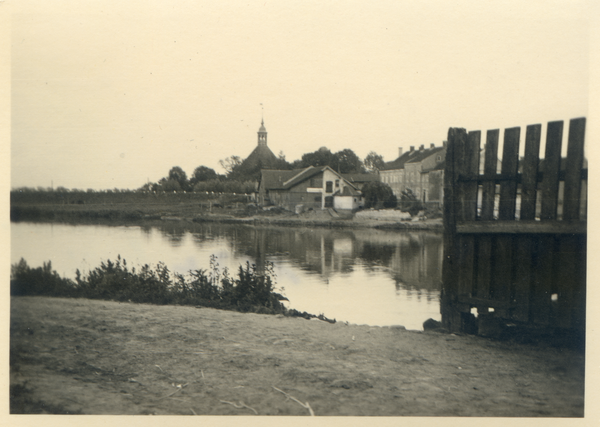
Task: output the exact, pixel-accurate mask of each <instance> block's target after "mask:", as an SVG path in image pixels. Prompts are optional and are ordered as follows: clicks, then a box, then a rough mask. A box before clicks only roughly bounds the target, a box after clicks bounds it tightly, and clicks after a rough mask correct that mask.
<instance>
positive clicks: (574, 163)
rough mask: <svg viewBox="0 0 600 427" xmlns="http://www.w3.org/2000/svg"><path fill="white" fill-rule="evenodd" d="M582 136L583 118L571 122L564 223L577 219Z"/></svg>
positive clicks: (566, 166) (566, 168)
mask: <svg viewBox="0 0 600 427" xmlns="http://www.w3.org/2000/svg"><path fill="white" fill-rule="evenodd" d="M584 135H585V118H580V119H573V120H571V122H570V125H569V142H568V144H569V145H568V146H567V160H566V165H565V193H564V202H563V203H564V210H563V219H564V220H565V221H570V220H576V219H579V205H580V199H579V197H580V195H581V168H582V166H583V141H584Z"/></svg>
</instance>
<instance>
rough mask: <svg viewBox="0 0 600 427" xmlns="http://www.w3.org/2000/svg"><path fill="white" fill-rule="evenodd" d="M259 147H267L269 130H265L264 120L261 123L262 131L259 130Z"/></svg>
mask: <svg viewBox="0 0 600 427" xmlns="http://www.w3.org/2000/svg"><path fill="white" fill-rule="evenodd" d="M258 146H259V147H266V146H267V130H266V129H265V121H264V119H263V120H261V121H260V129H258Z"/></svg>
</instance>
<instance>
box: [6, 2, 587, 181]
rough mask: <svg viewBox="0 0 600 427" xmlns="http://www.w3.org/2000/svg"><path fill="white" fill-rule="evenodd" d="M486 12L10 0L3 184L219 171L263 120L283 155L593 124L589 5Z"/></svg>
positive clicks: (244, 148) (480, 8)
mask: <svg viewBox="0 0 600 427" xmlns="http://www.w3.org/2000/svg"><path fill="white" fill-rule="evenodd" d="M488 3H489V2H481V1H460V0H452V1H439V0H436V1H399V0H385V1H383V0H379V1H378V0H374V1H372V2H366V1H364V0H361V1H307V0H302V1H294V0H286V1H277V2H274V1H264V0H263V1H260V2H255V1H212V0H211V1H180V0H175V1H164V0H161V1H144V2H141V1H125V2H123V1H114V0H99V1H91V0H86V1H66V0H53V1H47V0H43V1H42V0H40V1H34V0H31V1H29V0H20V1H19V2H16V3H15V4H13V5H12V8H13V15H12V39H11V44H12V50H11V82H12V83H11V90H12V99H11V101H12V104H11V113H12V116H11V121H12V123H11V125H12V127H11V186H12V187H20V186H32V187H36V186H44V187H49V186H50V185H54V187H55V188H56V187H58V186H64V187H67V188H81V189H87V188H93V189H108V188H115V187H116V188H138V187H140V186H141V185H143V184H144V183H145V182H147V180H150V181H152V182H155V181H157V180H159V179H160V178H161V177H163V176H166V175H167V173H168V171H169V169H170V168H171V167H173V166H180V167H182V168H183V169H184V170H185V171H186V172H187V173H188V176H189V175H191V173H192V172H193V170H194V168H196V167H197V166H200V165H205V166H208V167H211V168H213V169H215V170H216V171H217V172H218V173H223V172H224V171H223V170H222V169H221V168H220V166H219V160H220V159H223V158H225V157H228V156H231V155H238V156H241V157H242V158H245V157H246V156H248V154H250V152H251V151H252V150H253V149H254V147H255V146H256V142H257V134H256V132H257V131H258V128H259V126H260V121H261V115H262V114H264V121H265V126H266V128H267V131H268V145H269V147H270V148H271V150H272V151H273V152H274V153H275V154H278V153H279V152H280V151H282V152H283V153H284V154H285V156H286V159H287V160H288V161H292V160H295V159H298V158H300V157H301V155H302V154H303V153H306V152H311V151H315V150H317V149H318V148H319V147H322V146H326V147H328V148H329V149H330V150H331V151H333V152H335V151H339V150H342V149H344V148H350V149H352V150H354V151H355V152H356V154H357V155H358V156H359V157H361V158H364V157H365V156H366V155H367V153H368V152H369V151H371V150H374V151H376V152H377V153H379V154H381V155H383V157H384V159H385V160H386V161H391V160H394V159H395V158H396V157H397V155H398V147H403V148H404V149H405V150H407V149H408V147H409V146H410V145H415V146H418V145H421V144H425V145H429V144H431V143H435V144H436V145H439V144H441V143H442V141H443V140H444V139H446V135H447V132H448V128H449V127H465V128H467V129H469V130H475V129H481V130H486V129H491V128H506V127H512V126H524V125H527V124H533V123H546V122H548V121H551V120H569V119H571V118H574V117H580V116H587V115H588V93H589V87H588V85H589V68H588V67H589V51H590V46H589V34H588V33H589V31H590V27H589V20H588V19H589V16H590V14H591V13H593V12H595V11H592V10H591V8H592V7H593V6H591V2H587V1H576V0H569V1H566V0H565V1H546V0H545V1H522V0H518V1H510V0H504V1H499V2H494V4H493V5H490V4H488ZM261 104H262V105H263V106H264V110H262V109H261ZM522 134H524V130H523V131H522Z"/></svg>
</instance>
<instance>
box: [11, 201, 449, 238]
mask: <svg viewBox="0 0 600 427" xmlns="http://www.w3.org/2000/svg"><path fill="white" fill-rule="evenodd" d="M10 218H11V221H42V222H67V223H94V224H122V223H141V222H152V221H193V222H219V223H224V224H245V225H279V226H291V227H328V228H363V227H367V228H369V227H370V228H379V229H396V230H402V229H418V230H440V231H441V230H442V221H441V219H435V220H424V221H407V220H406V219H405V218H403V217H402V216H400V215H395V216H394V212H393V211H391V212H390V211H381V212H378V211H371V212H370V213H369V215H354V214H352V213H351V212H339V213H336V212H333V213H332V212H330V211H329V210H323V211H309V212H304V213H302V214H294V213H291V212H287V211H282V210H277V209H273V210H263V209H260V208H258V209H257V208H255V207H248V206H247V204H246V203H242V202H232V203H230V204H228V205H221V204H220V203H217V202H215V203H213V202H207V201H204V202H190V201H183V202H177V203H166V202H164V201H155V200H146V201H137V202H121V203H87V204H85V203H84V204H67V203H23V202H21V203H19V202H12V203H11V207H10Z"/></svg>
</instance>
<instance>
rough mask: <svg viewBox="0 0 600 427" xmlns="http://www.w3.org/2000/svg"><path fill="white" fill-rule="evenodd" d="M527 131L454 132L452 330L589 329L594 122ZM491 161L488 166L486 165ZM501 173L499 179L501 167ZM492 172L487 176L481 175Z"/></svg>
mask: <svg viewBox="0 0 600 427" xmlns="http://www.w3.org/2000/svg"><path fill="white" fill-rule="evenodd" d="M541 130H542V126H541V125H539V124H538V125H530V126H527V132H526V136H525V151H524V156H523V157H522V158H521V159H520V158H519V139H520V131H521V129H520V128H518V127H516V128H510V129H506V130H505V131H504V145H503V150H502V157H501V162H499V159H498V140H499V133H500V132H499V130H490V131H487V137H486V142H485V145H484V146H483V147H481V146H480V139H481V132H480V131H472V132H467V131H465V130H464V129H459V128H451V129H450V130H449V132H448V149H447V154H446V170H445V175H444V263H443V274H442V281H443V285H442V303H441V311H442V323H443V324H444V326H445V327H446V328H448V329H449V330H451V331H453V332H472V333H478V332H479V333H481V332H482V328H483V327H484V326H483V323H482V322H483V321H484V320H485V321H489V320H490V319H494V320H501V321H502V322H503V323H504V325H506V324H507V323H510V324H512V325H513V326H514V325H517V326H519V325H520V326H525V327H535V328H545V329H546V330H547V329H548V328H550V329H552V330H556V329H557V328H558V329H560V330H563V331H575V332H577V333H584V331H585V303H586V298H585V293H586V291H585V290H586V235H587V234H586V232H587V221H586V217H587V216H586V209H587V169H584V167H583V166H584V151H583V150H584V134H585V118H578V119H573V120H571V121H570V125H569V135H568V146H567V157H566V158H561V143H562V139H563V138H562V136H563V122H562V121H557V122H550V123H548V127H547V133H546V136H547V138H546V148H545V156H544V157H543V159H540V155H539V151H540V135H541ZM480 156H483V161H480ZM499 164H501V170H500V172H499V173H498V171H497V168H498V165H499ZM481 165H483V168H482V169H483V170H480V167H481Z"/></svg>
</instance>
